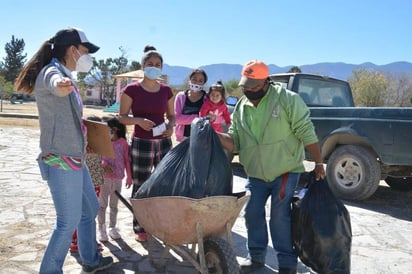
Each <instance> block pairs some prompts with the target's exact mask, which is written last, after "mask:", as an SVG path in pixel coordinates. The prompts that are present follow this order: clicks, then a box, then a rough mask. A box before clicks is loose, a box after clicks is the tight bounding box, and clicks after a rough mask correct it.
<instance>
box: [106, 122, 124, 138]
mask: <svg viewBox="0 0 412 274" xmlns="http://www.w3.org/2000/svg"><path fill="white" fill-rule="evenodd" d="M107 125H108V126H109V127H110V128H116V129H117V131H116V134H117V137H118V138H124V139H126V126H125V125H124V124H122V123H120V122H119V119H118V118H117V117H113V118H110V119H109V120H107Z"/></svg>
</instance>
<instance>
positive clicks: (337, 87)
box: [298, 79, 351, 107]
mask: <svg viewBox="0 0 412 274" xmlns="http://www.w3.org/2000/svg"><path fill="white" fill-rule="evenodd" d="M298 93H299V94H301V96H302V98H303V99H304V101H305V102H306V103H307V104H309V105H314V106H325V107H332V106H333V107H349V106H351V103H350V100H349V97H348V94H349V90H348V87H347V86H345V85H343V84H341V83H339V82H334V81H325V79H319V80H318V79H301V80H300V81H299V86H298ZM305 98H306V100H305Z"/></svg>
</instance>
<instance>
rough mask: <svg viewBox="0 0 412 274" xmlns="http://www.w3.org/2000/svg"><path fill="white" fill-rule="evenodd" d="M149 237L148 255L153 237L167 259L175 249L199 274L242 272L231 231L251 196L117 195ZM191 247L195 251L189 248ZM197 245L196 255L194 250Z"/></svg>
mask: <svg viewBox="0 0 412 274" xmlns="http://www.w3.org/2000/svg"><path fill="white" fill-rule="evenodd" d="M116 194H117V195H118V196H119V198H120V200H121V201H122V202H123V203H124V204H125V205H126V206H127V207H128V208H129V209H130V210H131V211H132V213H133V214H134V216H135V218H136V219H137V221H138V222H139V225H140V226H142V227H143V228H144V229H145V231H146V233H148V234H149V237H148V240H149V256H150V258H151V260H152V262H153V256H152V252H151V246H152V243H151V241H152V237H150V236H153V237H154V238H156V239H158V240H159V241H160V242H162V243H163V245H164V246H165V250H164V252H163V254H162V256H161V259H160V262H159V264H160V265H163V258H164V256H165V255H166V254H167V253H168V252H169V251H170V249H172V250H173V251H175V252H176V253H177V254H179V255H181V256H182V257H183V258H184V259H186V260H188V261H189V262H190V263H191V264H192V265H193V266H194V267H195V268H196V270H197V271H198V272H199V273H202V274H212V273H219V274H220V273H230V274H232V273H240V267H239V264H238V262H237V260H236V256H235V254H234V252H233V249H232V246H233V241H232V234H231V230H232V227H233V224H234V223H235V221H236V219H237V217H238V216H239V213H240V211H241V210H242V208H243V206H244V204H245V203H246V201H247V200H248V199H249V195H245V193H243V194H242V195H237V196H210V197H205V198H201V199H192V198H187V197H182V196H162V197H150V198H143V199H133V198H132V199H130V202H131V205H130V204H129V202H128V201H127V200H126V199H125V198H123V197H122V196H121V195H120V193H118V192H116ZM190 244H192V249H189V248H188V245H190ZM196 245H197V253H196V250H194V248H193V247H196Z"/></svg>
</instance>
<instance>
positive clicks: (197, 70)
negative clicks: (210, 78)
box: [189, 68, 207, 83]
mask: <svg viewBox="0 0 412 274" xmlns="http://www.w3.org/2000/svg"><path fill="white" fill-rule="evenodd" d="M197 73H201V74H203V77H205V83H206V82H207V74H206V71H204V70H203V69H200V68H198V69H194V70H192V72H191V73H190V75H189V80H190V78H192V77H193V75H195V74H197Z"/></svg>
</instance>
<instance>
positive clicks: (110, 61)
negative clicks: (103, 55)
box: [78, 47, 140, 105]
mask: <svg viewBox="0 0 412 274" xmlns="http://www.w3.org/2000/svg"><path fill="white" fill-rule="evenodd" d="M119 50H120V51H121V56H120V57H118V58H107V59H106V60H96V59H93V67H92V69H91V70H90V71H89V72H88V73H79V74H78V79H79V82H80V85H83V86H84V87H87V86H99V88H100V91H101V92H102V94H103V98H104V99H105V100H106V104H107V105H111V104H112V102H113V101H114V96H115V94H116V92H115V87H116V79H115V78H113V75H117V74H121V73H125V72H127V71H128V67H127V63H128V60H127V58H126V57H125V51H124V50H123V49H122V48H121V47H120V48H119ZM136 63H137V62H134V66H138V65H140V64H138V63H137V64H136Z"/></svg>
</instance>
